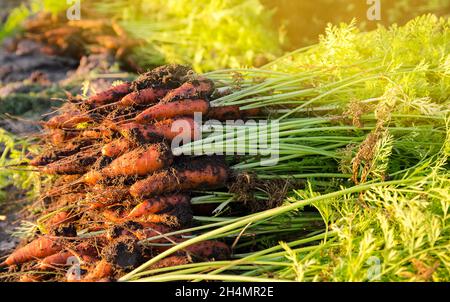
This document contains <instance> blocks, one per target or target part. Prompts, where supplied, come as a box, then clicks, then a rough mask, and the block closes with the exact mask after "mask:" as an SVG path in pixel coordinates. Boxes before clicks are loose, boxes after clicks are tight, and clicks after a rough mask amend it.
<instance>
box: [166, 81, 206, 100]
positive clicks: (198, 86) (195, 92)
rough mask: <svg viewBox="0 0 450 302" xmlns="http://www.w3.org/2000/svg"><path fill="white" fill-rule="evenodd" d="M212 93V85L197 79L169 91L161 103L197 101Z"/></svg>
mask: <svg viewBox="0 0 450 302" xmlns="http://www.w3.org/2000/svg"><path fill="white" fill-rule="evenodd" d="M213 91H214V83H213V82H212V81H211V80H209V79H206V78H199V79H197V80H192V81H188V82H186V83H184V84H183V85H181V86H180V87H178V88H176V89H173V90H172V91H170V92H169V93H168V94H167V95H166V96H165V97H164V98H163V99H162V103H168V102H173V101H177V100H181V99H198V98H205V97H208V96H210V95H211V94H212V93H213Z"/></svg>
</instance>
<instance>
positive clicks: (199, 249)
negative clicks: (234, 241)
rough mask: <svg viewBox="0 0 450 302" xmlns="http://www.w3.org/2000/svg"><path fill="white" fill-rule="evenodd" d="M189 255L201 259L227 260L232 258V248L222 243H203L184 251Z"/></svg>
mask: <svg viewBox="0 0 450 302" xmlns="http://www.w3.org/2000/svg"><path fill="white" fill-rule="evenodd" d="M184 250H185V251H187V252H188V253H189V254H191V255H192V256H194V257H196V258H200V259H209V260H211V259H214V260H225V259H229V258H230V254H231V251H230V248H229V247H228V245H226V244H225V243H223V242H220V241H202V242H198V243H195V244H193V245H190V246H188V247H186V248H185V249H184Z"/></svg>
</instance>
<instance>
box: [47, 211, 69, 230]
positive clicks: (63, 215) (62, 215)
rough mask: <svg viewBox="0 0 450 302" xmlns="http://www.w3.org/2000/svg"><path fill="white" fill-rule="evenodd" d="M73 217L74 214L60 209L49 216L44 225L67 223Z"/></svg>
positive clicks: (52, 225)
mask: <svg viewBox="0 0 450 302" xmlns="http://www.w3.org/2000/svg"><path fill="white" fill-rule="evenodd" d="M74 219H75V215H72V216H71V215H70V213H68V212H66V211H62V212H59V213H57V214H55V215H54V216H53V217H51V218H50V219H49V220H48V221H47V223H46V225H48V226H50V227H55V226H58V225H60V224H62V223H68V222H71V221H73V220H74Z"/></svg>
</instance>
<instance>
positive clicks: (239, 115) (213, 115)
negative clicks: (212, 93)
mask: <svg viewBox="0 0 450 302" xmlns="http://www.w3.org/2000/svg"><path fill="white" fill-rule="evenodd" d="M260 112H261V110H260V109H259V108H256V109H249V110H240V109H239V106H221V107H211V108H209V111H208V114H207V116H208V118H210V119H215V120H219V121H226V120H237V119H243V118H246V117H248V116H254V115H258V114H259V113H260Z"/></svg>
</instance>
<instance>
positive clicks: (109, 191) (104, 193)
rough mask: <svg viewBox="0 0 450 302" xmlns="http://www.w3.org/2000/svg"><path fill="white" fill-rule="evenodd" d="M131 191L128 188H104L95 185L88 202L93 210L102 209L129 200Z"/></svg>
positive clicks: (88, 196) (88, 195)
mask: <svg viewBox="0 0 450 302" xmlns="http://www.w3.org/2000/svg"><path fill="white" fill-rule="evenodd" d="M128 195H129V190H128V188H126V187H120V186H115V187H104V186H101V185H95V186H93V187H92V189H91V192H89V193H88V194H87V195H86V202H87V203H88V204H89V205H90V208H91V209H100V208H103V207H105V206H108V205H110V204H111V203H114V202H119V203H120V202H122V201H123V200H125V199H127V197H128Z"/></svg>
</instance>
